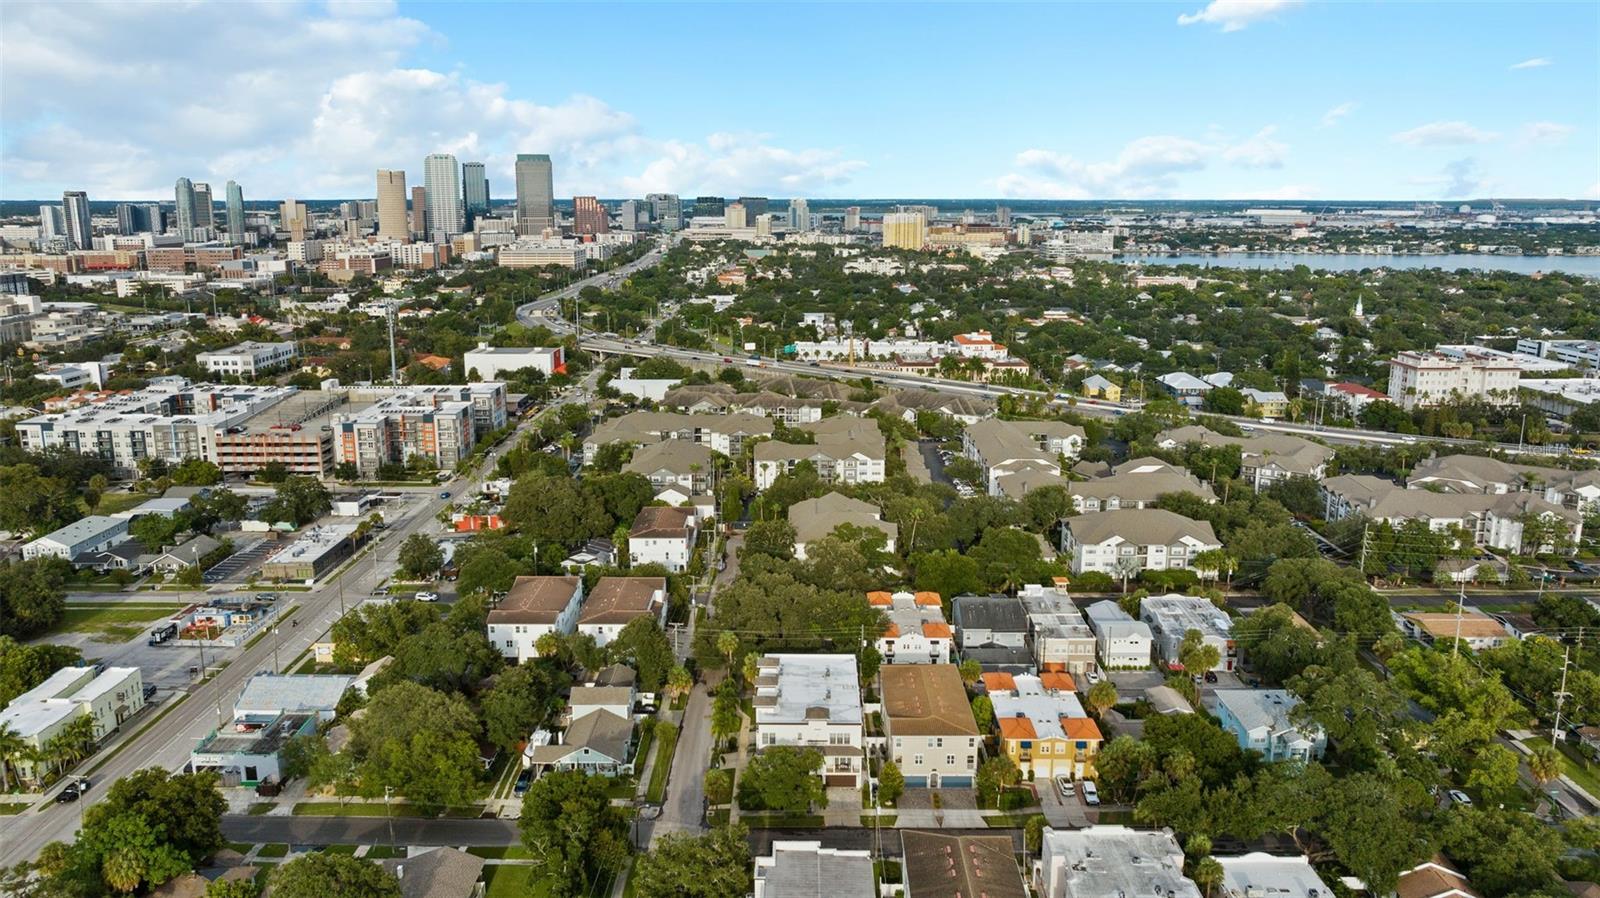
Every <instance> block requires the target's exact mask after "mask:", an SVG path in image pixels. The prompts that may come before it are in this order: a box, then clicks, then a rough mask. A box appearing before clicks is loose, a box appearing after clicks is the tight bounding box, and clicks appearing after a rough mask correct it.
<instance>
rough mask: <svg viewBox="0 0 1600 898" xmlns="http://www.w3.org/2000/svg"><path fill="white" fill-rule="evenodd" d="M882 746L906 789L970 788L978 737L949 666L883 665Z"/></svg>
mask: <svg viewBox="0 0 1600 898" xmlns="http://www.w3.org/2000/svg"><path fill="white" fill-rule="evenodd" d="M878 676H879V679H880V681H881V683H882V686H883V690H882V695H883V728H884V742H885V745H886V746H887V748H888V756H889V758H890V759H892V760H893V761H894V763H895V766H896V767H899V768H900V773H901V775H902V776H904V777H905V783H906V785H907V786H911V787H913V788H929V789H939V788H954V787H965V786H971V785H972V784H973V781H974V779H975V778H976V777H977V773H978V757H979V755H980V754H981V752H980V750H979V749H980V746H979V742H980V734H979V733H978V724H977V721H976V720H975V719H974V718H973V716H972V706H971V705H970V704H968V702H967V690H966V686H965V685H963V684H962V682H961V673H960V671H958V670H957V669H956V666H955V665H953V664H885V665H883V666H882V667H881V668H879V671H878Z"/></svg>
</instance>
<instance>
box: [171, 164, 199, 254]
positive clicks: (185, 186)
mask: <svg viewBox="0 0 1600 898" xmlns="http://www.w3.org/2000/svg"><path fill="white" fill-rule="evenodd" d="M173 194H174V196H175V197H176V199H177V201H178V210H177V214H176V215H175V216H174V218H175V221H174V226H175V227H176V228H177V229H178V236H179V237H182V238H183V239H184V240H188V239H189V234H190V233H191V232H193V231H194V216H195V212H194V182H193V181H191V180H189V179H188V178H179V179H178V185H177V187H176V188H174V189H173Z"/></svg>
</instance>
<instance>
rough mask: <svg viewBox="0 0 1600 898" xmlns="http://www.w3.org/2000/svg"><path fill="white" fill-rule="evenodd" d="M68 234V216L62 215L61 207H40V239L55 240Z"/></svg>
mask: <svg viewBox="0 0 1600 898" xmlns="http://www.w3.org/2000/svg"><path fill="white" fill-rule="evenodd" d="M66 234H67V216H66V215H65V214H64V213H62V211H61V207H60V206H51V205H48V204H47V205H43V206H40V207H39V238H40V239H41V240H53V239H55V238H57V237H65V236H66Z"/></svg>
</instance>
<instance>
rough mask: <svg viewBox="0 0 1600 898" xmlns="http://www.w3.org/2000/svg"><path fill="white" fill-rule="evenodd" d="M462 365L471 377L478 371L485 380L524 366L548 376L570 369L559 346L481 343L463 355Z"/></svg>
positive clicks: (499, 377)
mask: <svg viewBox="0 0 1600 898" xmlns="http://www.w3.org/2000/svg"><path fill="white" fill-rule="evenodd" d="M461 364H462V367H464V368H466V370H467V376H468V377H471V376H472V372H474V371H476V372H478V377H480V378H482V379H483V380H500V379H501V375H502V374H508V373H511V372H516V371H521V370H522V369H524V368H532V369H533V370H535V371H537V372H539V373H540V374H543V375H544V376H545V377H550V376H552V375H555V374H564V373H566V370H567V363H566V360H565V358H564V356H563V355H562V348H561V347H560V346H490V345H489V344H487V343H479V344H478V348H477V349H469V350H467V351H466V353H464V354H463V355H462V358H461Z"/></svg>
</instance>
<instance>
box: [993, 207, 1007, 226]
mask: <svg viewBox="0 0 1600 898" xmlns="http://www.w3.org/2000/svg"><path fill="white" fill-rule="evenodd" d="M994 223H995V224H997V225H999V226H1000V227H1002V228H1009V227H1011V207H1010V206H995V207H994Z"/></svg>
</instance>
